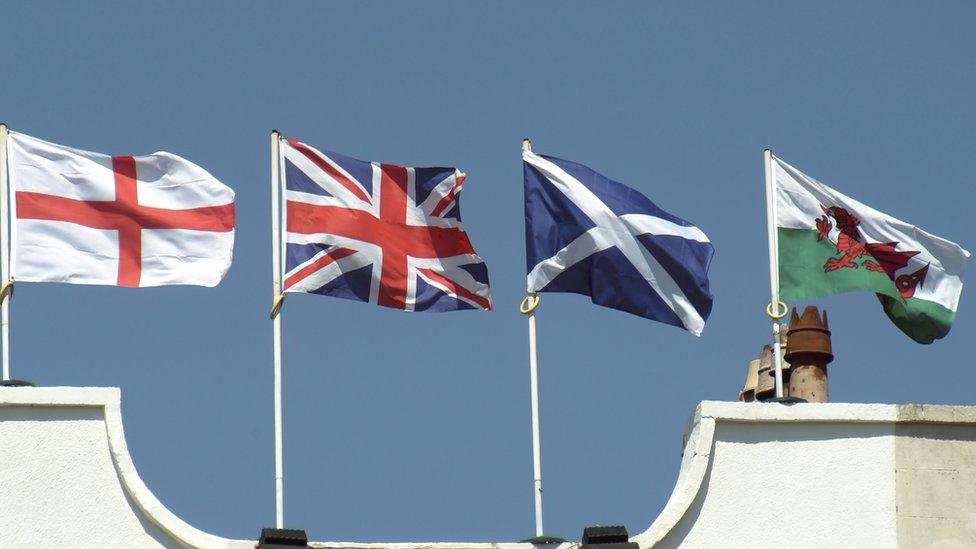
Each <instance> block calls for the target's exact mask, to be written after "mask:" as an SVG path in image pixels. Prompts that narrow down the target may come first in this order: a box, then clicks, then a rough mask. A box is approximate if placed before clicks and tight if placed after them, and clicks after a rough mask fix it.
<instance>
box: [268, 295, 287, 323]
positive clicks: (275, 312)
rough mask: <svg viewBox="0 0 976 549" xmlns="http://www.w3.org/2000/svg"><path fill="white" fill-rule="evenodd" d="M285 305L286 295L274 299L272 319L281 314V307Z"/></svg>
mask: <svg viewBox="0 0 976 549" xmlns="http://www.w3.org/2000/svg"><path fill="white" fill-rule="evenodd" d="M284 304H285V294H278V295H277V296H275V298H274V303H272V304H271V318H272V319H273V318H274V317H276V316H278V313H280V312H281V306H282V305H284Z"/></svg>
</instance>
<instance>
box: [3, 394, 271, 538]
mask: <svg viewBox="0 0 976 549" xmlns="http://www.w3.org/2000/svg"><path fill="white" fill-rule="evenodd" d="M119 402H120V393H119V390H118V389H115V388H69V387H51V388H46V387H4V388H0V508H2V512H0V545H2V546H3V547H126V548H138V547H214V548H218V547H219V548H227V549H244V548H247V549H253V547H254V545H255V543H254V542H253V541H235V540H229V539H225V538H221V537H218V536H213V535H210V534H207V533H205V532H202V531H200V530H197V529H196V528H194V527H192V526H190V525H189V524H187V523H185V522H183V521H182V520H180V518H179V517H177V516H176V515H174V514H173V513H172V512H170V511H169V510H168V509H166V508H165V507H164V506H163V504H162V503H160V502H159V500H158V499H156V496H154V495H153V494H152V492H150V491H149V489H148V488H147V487H146V485H145V483H143V482H142V479H141V478H139V474H138V473H137V472H136V468H135V465H133V463H132V458H131V457H130V456H129V450H128V448H127V447H126V444H125V435H124V433H123V431H122V416H121V412H120V406H119Z"/></svg>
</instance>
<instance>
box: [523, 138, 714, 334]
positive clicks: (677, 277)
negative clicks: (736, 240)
mask: <svg viewBox="0 0 976 549" xmlns="http://www.w3.org/2000/svg"><path fill="white" fill-rule="evenodd" d="M522 160H523V166H524V169H525V247H526V256H527V257H526V259H527V271H528V273H529V274H528V290H529V292H530V293H534V292H572V293H577V294H583V295H588V296H590V298H591V299H592V300H593V303H596V304H597V305H603V306H604V307H611V308H613V309H620V310H622V311H627V312H628V313H633V314H635V315H639V316H643V317H646V318H650V319H653V320H658V321H660V322H664V323H667V324H672V325H674V326H678V327H681V328H684V329H686V330H688V331H689V332H691V333H693V334H695V335H701V332H702V329H703V328H704V327H705V319H707V318H708V314H709V313H710V312H711V310H712V295H711V293H709V291H708V265H709V263H711V260H712V252H713V250H712V245H711V243H710V242H709V240H708V237H707V236H705V233H703V232H702V231H701V230H700V229H699V228H698V227H695V226H694V225H691V224H690V223H688V222H687V221H685V220H683V219H679V218H677V217H675V216H673V215H671V214H669V213H667V212H665V211H663V210H661V209H660V208H658V207H657V206H655V205H654V203H653V202H651V201H650V200H648V199H647V197H646V196H644V195H642V194H641V193H639V192H637V191H635V190H634V189H631V188H629V187H627V186H625V185H622V184H620V183H618V182H616V181H613V180H610V179H607V178H606V177H604V176H602V175H600V174H598V173H596V172H595V171H593V170H591V169H590V168H587V167H586V166H583V165H581V164H577V163H575V162H570V161H567V160H560V159H558V158H553V157H551V156H540V155H536V154H534V153H532V152H531V151H524V152H523V154H522Z"/></svg>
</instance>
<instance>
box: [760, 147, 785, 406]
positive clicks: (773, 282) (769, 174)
mask: <svg viewBox="0 0 976 549" xmlns="http://www.w3.org/2000/svg"><path fill="white" fill-rule="evenodd" d="M763 162H764V164H765V166H766V231H767V234H768V237H769V287H770V289H771V297H770V302H769V305H767V306H766V314H767V315H769V318H771V319H772V320H773V364H774V365H775V373H776V398H783V362H782V358H781V357H780V345H779V319H781V318H783V317H784V316H786V304H785V303H783V302H782V301H780V300H779V240H778V238H777V236H776V189H775V185H776V166H775V165H774V164H773V151H771V150H769V149H766V150H764V151H763ZM781 306H782V309H781Z"/></svg>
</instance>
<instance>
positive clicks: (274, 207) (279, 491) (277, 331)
mask: <svg viewBox="0 0 976 549" xmlns="http://www.w3.org/2000/svg"><path fill="white" fill-rule="evenodd" d="M280 140H281V137H280V134H279V133H278V130H273V131H272V132H271V263H272V266H271V273H272V274H271V278H272V284H273V290H274V302H273V305H272V306H271V319H272V320H271V322H272V325H273V327H274V328H273V332H274V423H275V425H274V439H275V440H274V442H275V527H276V528H284V522H285V513H284V496H283V491H284V473H283V472H282V469H283V467H282V459H281V314H280V313H281V303H282V301H283V300H284V296H283V295H282V293H281V227H280V226H281V208H280V206H279V203H278V196H279V193H280V192H281V184H280V174H279V172H280V157H279V145H280Z"/></svg>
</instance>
